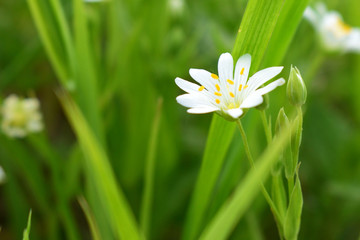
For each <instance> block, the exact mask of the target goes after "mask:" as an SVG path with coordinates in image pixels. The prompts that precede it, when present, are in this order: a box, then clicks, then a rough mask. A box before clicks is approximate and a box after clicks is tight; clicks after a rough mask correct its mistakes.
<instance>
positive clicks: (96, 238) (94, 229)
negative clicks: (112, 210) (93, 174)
mask: <svg viewBox="0 0 360 240" xmlns="http://www.w3.org/2000/svg"><path fill="white" fill-rule="evenodd" d="M78 202H79V204H80V206H81V208H82V210H83V212H84V213H85V217H86V220H87V221H88V224H89V226H90V230H91V236H92V238H93V240H101V235H100V231H99V228H98V226H97V224H96V220H95V217H94V215H93V214H92V212H91V209H90V206H89V204H88V203H87V202H86V199H85V198H84V197H83V196H80V197H79V198H78Z"/></svg>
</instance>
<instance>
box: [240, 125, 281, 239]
mask: <svg viewBox="0 0 360 240" xmlns="http://www.w3.org/2000/svg"><path fill="white" fill-rule="evenodd" d="M236 123H237V125H238V127H239V130H240V134H241V137H242V140H243V143H244V148H245V153H246V156H247V158H248V160H249V163H250V165H251V167H252V168H255V163H254V159H253V157H252V155H251V152H250V147H249V143H248V140H247V137H246V133H245V131H244V128H243V126H242V124H241V121H240V119H238V120H237V121H236ZM260 184H261V192H262V194H263V195H264V198H265V200H266V201H267V203H268V204H269V206H270V209H271V211H272V213H273V215H274V218H275V221H276V224H277V227H278V231H279V235H280V238H281V239H282V222H281V218H280V214H279V212H278V210H277V209H276V207H275V204H274V202H273V201H272V200H271V198H270V195H269V193H268V192H267V190H266V188H265V186H264V184H263V183H262V182H261V183H260Z"/></svg>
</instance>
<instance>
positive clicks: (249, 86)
mask: <svg viewBox="0 0 360 240" xmlns="http://www.w3.org/2000/svg"><path fill="white" fill-rule="evenodd" d="M250 64H251V56H250V55H249V54H245V55H243V56H242V57H240V58H239V60H238V61H237V63H236V65H235V72H234V61H233V58H232V56H231V54H230V53H223V54H221V56H220V58H219V62H218V72H219V75H216V74H214V73H210V72H208V71H206V70H202V69H193V68H192V69H190V71H189V72H190V76H191V77H192V78H193V79H194V80H195V81H197V82H198V83H199V84H200V85H197V84H194V83H191V82H188V81H185V80H183V79H181V78H176V79H175V82H176V84H177V85H178V86H179V87H180V88H181V89H182V90H184V91H185V92H187V94H183V95H180V96H178V97H177V98H176V100H177V102H178V103H179V104H181V105H183V106H185V107H188V108H189V109H188V110H187V111H188V112H189V113H197V114H200V113H209V112H217V113H219V114H220V115H221V116H223V117H224V118H226V119H228V120H236V119H238V118H240V117H241V116H242V115H243V114H244V113H245V112H246V110H247V109H249V108H253V107H256V106H259V105H260V104H261V103H262V102H263V97H262V96H263V95H264V94H266V93H268V92H270V91H272V90H274V89H275V88H276V87H278V86H281V85H283V84H284V83H285V80H284V79H283V78H280V79H278V80H276V81H274V82H272V83H270V84H268V85H267V86H265V87H262V88H260V87H261V86H262V85H263V84H265V83H266V82H268V81H269V80H270V79H272V78H274V77H275V76H276V75H278V74H279V73H280V72H281V71H282V69H283V67H270V68H266V69H263V70H261V71H259V72H257V73H255V74H254V75H253V76H251V77H250V78H248V76H249V70H250Z"/></svg>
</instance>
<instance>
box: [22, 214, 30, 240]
mask: <svg viewBox="0 0 360 240" xmlns="http://www.w3.org/2000/svg"><path fill="white" fill-rule="evenodd" d="M31 214H32V211H31V210H30V212H29V217H28V221H27V225H26V228H25V230H24V233H23V240H29V239H30V238H29V236H30V229H31Z"/></svg>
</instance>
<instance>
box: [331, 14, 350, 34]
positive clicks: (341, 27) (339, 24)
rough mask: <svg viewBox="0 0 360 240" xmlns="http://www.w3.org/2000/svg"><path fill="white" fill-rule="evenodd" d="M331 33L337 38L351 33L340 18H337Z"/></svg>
mask: <svg viewBox="0 0 360 240" xmlns="http://www.w3.org/2000/svg"><path fill="white" fill-rule="evenodd" d="M333 30H334V31H333V32H334V34H335V35H336V36H338V37H343V36H346V35H348V34H349V33H350V32H351V27H350V26H349V25H347V24H346V23H344V22H343V21H342V20H341V19H340V18H337V21H336V23H335V25H334V28H333Z"/></svg>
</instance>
